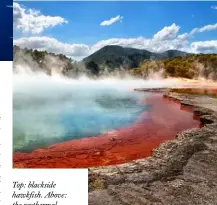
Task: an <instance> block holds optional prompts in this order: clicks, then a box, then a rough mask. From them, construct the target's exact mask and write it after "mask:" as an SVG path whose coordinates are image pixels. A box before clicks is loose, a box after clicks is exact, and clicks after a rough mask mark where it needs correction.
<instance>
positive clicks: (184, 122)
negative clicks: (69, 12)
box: [13, 75, 200, 167]
mask: <svg viewBox="0 0 217 205" xmlns="http://www.w3.org/2000/svg"><path fill="white" fill-rule="evenodd" d="M174 84H175V83H174ZM168 86H174V85H173V83H172V82H167V81H144V80H133V79H127V80H126V79H124V80H120V79H101V80H97V81H96V80H89V79H86V78H84V79H79V80H66V79H63V78H59V77H56V78H54V77H52V78H50V77H48V76H43V75H42V76H31V77H30V76H15V77H14V112H13V113H14V117H13V119H14V125H13V150H14V163H15V164H17V165H19V166H21V167H22V166H24V167H89V166H99V165H109V164H117V163H124V162H127V161H131V160H134V159H138V158H142V157H145V156H149V155H150V154H151V151H152V149H153V148H155V147H157V146H158V145H159V144H160V143H162V142H164V141H165V140H169V139H173V138H174V137H175V135H176V134H177V132H180V131H183V130H185V129H189V128H193V127H198V126H199V124H200V123H199V121H198V120H197V119H196V118H194V116H193V113H192V112H191V111H189V109H186V110H185V109H184V110H183V109H182V110H181V109H180V105H179V104H178V103H175V102H172V101H169V100H168V99H164V98H163V97H162V94H153V93H152V94H151V93H145V92H136V91H134V88H144V87H145V88H150V87H168Z"/></svg>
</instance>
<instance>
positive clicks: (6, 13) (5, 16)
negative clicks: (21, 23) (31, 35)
mask: <svg viewBox="0 0 217 205" xmlns="http://www.w3.org/2000/svg"><path fill="white" fill-rule="evenodd" d="M12 5H13V1H12V0H0V61H12V60H13V8H12Z"/></svg>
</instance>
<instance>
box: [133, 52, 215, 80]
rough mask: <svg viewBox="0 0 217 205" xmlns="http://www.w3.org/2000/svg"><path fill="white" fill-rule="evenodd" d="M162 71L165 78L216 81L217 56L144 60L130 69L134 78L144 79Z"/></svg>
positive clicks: (188, 56) (190, 55)
mask: <svg viewBox="0 0 217 205" xmlns="http://www.w3.org/2000/svg"><path fill="white" fill-rule="evenodd" d="M160 70H163V71H164V73H165V76H170V77H182V78H190V79H192V78H197V77H199V76H200V77H204V78H210V79H214V80H216V79H217V54H186V55H184V56H177V57H174V58H168V59H165V60H154V61H153V60H146V61H144V62H143V63H142V64H141V65H140V66H139V67H138V68H134V69H132V71H131V73H132V74H133V75H135V76H143V77H146V76H148V75H149V74H150V72H157V71H160Z"/></svg>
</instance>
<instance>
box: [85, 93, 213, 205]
mask: <svg viewBox="0 0 217 205" xmlns="http://www.w3.org/2000/svg"><path fill="white" fill-rule="evenodd" d="M165 97H169V98H173V99H177V100H180V101H181V104H183V105H185V106H186V105H187V106H188V105H189V106H194V112H195V114H197V115H200V120H201V122H202V123H203V124H204V127H203V128H201V129H199V128H198V129H191V130H186V131H185V132H182V133H179V134H177V137H176V139H174V140H171V141H167V142H165V143H163V144H161V145H160V146H159V147H158V148H157V149H155V150H153V154H152V156H151V157H147V158H145V159H140V160H136V161H132V162H131V163H126V164H122V165H117V166H107V167H96V168H90V169H89V205H102V204H103V205H216V204H217V98H214V97H208V96H204V95H189V94H181V93H179V94H178V93H174V92H172V93H166V94H165Z"/></svg>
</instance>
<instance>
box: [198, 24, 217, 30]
mask: <svg viewBox="0 0 217 205" xmlns="http://www.w3.org/2000/svg"><path fill="white" fill-rule="evenodd" d="M216 29H217V23H216V24H210V25H206V26H203V27H202V28H199V29H198V32H204V31H212V30H216Z"/></svg>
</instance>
